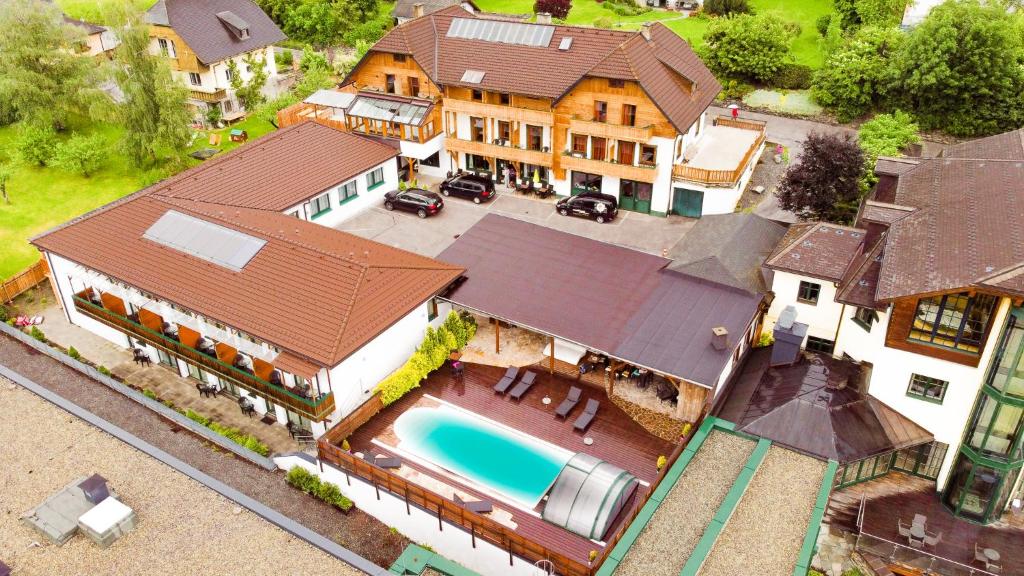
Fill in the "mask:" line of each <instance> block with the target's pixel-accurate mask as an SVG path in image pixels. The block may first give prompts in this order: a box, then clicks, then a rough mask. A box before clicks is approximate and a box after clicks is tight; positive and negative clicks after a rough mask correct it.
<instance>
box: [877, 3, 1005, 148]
mask: <svg viewBox="0 0 1024 576" xmlns="http://www.w3.org/2000/svg"><path fill="white" fill-rule="evenodd" d="M894 77H895V78H897V79H898V81H896V82H895V84H894V85H895V88H896V89H895V91H894V93H896V94H898V98H897V99H896V103H897V104H902V106H903V107H905V108H908V109H910V110H912V111H913V112H914V115H915V117H916V118H917V120H918V121H919V122H920V123H921V126H922V127H923V128H925V129H933V128H941V129H943V130H945V131H946V132H949V133H950V134H953V135H955V136H975V135H980V134H990V133H995V132H999V131H1005V130H1011V129H1014V128H1017V127H1018V126H1020V125H1021V123H1022V120H1024V110H1022V108H1024V105H1022V101H1021V96H1020V95H1021V93H1022V91H1024V33H1022V27H1021V25H1020V16H1019V15H1017V14H1009V13H1007V11H1006V9H1005V7H1004V6H1002V5H1001V4H999V3H981V2H979V1H978V0H947V2H945V3H944V4H940V5H939V6H936V7H935V8H933V9H932V11H931V12H930V13H929V14H928V16H927V17H926V18H925V19H924V21H923V22H921V24H919V25H918V26H917V27H915V28H914V29H913V30H912V31H911V32H910V33H909V35H908V37H907V40H906V42H905V43H904V44H903V47H902V48H901V49H900V51H899V53H898V55H897V57H896V61H895V74H894Z"/></svg>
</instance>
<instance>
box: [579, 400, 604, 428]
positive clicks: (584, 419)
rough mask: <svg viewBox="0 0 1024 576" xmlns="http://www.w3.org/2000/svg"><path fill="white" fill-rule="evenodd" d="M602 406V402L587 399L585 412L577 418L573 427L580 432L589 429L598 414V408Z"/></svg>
mask: <svg viewBox="0 0 1024 576" xmlns="http://www.w3.org/2000/svg"><path fill="white" fill-rule="evenodd" d="M600 407H601V403H600V402H598V401H597V400H594V399H593V398H591V399H590V400H587V405H586V406H585V407H584V408H583V413H582V414H580V417H579V418H577V419H576V422H575V423H573V425H572V427H573V428H575V429H576V430H579V431H580V432H582V431H584V430H586V429H587V426H590V423H591V422H592V421H593V420H594V416H596V415H597V409H598V408H600Z"/></svg>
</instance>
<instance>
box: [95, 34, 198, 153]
mask: <svg viewBox="0 0 1024 576" xmlns="http://www.w3.org/2000/svg"><path fill="white" fill-rule="evenodd" d="M126 20H127V21H126V24H125V26H124V27H123V28H121V30H120V33H119V35H120V39H121V45H120V46H118V47H117V49H116V50H115V51H114V63H115V66H114V70H115V72H114V77H115V79H116V81H117V84H118V86H119V87H120V88H121V91H122V92H123V93H124V102H122V103H121V104H120V105H119V106H118V107H117V111H116V113H115V115H116V118H117V121H118V123H119V124H121V126H123V127H124V137H123V139H122V141H121V147H122V148H123V149H124V151H125V152H126V153H127V154H128V155H129V156H130V157H131V158H132V159H133V161H134V162H135V164H136V166H143V165H145V164H147V163H152V162H155V161H156V160H157V158H158V156H159V155H160V154H161V153H163V154H168V153H169V154H171V156H172V157H176V158H180V157H181V155H182V154H183V152H184V150H185V148H186V146H187V145H188V142H189V137H190V136H191V133H190V131H189V127H188V124H189V120H190V119H191V114H190V112H189V109H188V106H187V104H186V101H187V98H188V90H186V89H185V87H184V86H182V85H181V84H179V83H178V82H176V81H175V80H174V78H173V77H172V76H171V70H170V69H169V68H168V67H167V64H166V63H165V62H164V60H163V59H161V58H158V57H156V56H153V55H152V54H150V53H149V29H148V27H147V26H146V25H145V23H144V22H142V20H141V18H139V16H138V15H133V16H129V17H126Z"/></svg>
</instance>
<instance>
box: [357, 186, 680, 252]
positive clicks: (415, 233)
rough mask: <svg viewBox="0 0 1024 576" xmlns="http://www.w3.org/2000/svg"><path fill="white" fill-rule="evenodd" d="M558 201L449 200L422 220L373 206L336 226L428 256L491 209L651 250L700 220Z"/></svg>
mask: <svg viewBox="0 0 1024 576" xmlns="http://www.w3.org/2000/svg"><path fill="white" fill-rule="evenodd" d="M554 204H555V200H554V199H553V198H549V199H547V200H540V199H537V198H532V197H528V196H521V195H518V194H515V193H511V192H499V193H498V197H497V198H496V199H495V200H493V201H491V202H488V203H487V204H481V205H476V204H473V203H472V202H471V201H469V200H465V199H462V198H454V197H453V198H446V199H445V206H444V210H443V211H442V212H441V214H439V215H437V216H434V217H431V218H426V219H423V220H421V219H419V218H417V217H416V215H415V214H411V213H408V212H398V211H395V212H388V211H387V210H384V208H383V207H374V208H371V209H370V210H367V211H365V212H363V213H361V214H359V215H357V216H355V217H353V218H351V219H349V220H347V221H345V222H343V223H341V224H339V225H338V226H337V228H338V229H339V230H344V231H346V232H350V233H352V234H356V235H358V236H363V237H364V238H370V239H372V240H376V241H378V242H382V243H384V244H389V245H391V246H396V247H398V248H402V249H405V250H409V251H411V252H416V253H419V254H423V255H424V256H431V257H433V256H437V255H438V254H440V253H441V252H442V251H443V250H444V249H445V248H447V247H448V246H449V245H450V244H451V243H452V242H454V241H455V239H456V238H458V237H459V235H461V234H462V233H463V232H465V231H466V230H468V229H469V228H470V227H471V226H473V224H475V223H476V222H477V221H478V220H480V219H481V218H483V217H484V216H485V215H486V214H488V213H494V214H500V215H502V216H509V217H512V218H518V219H520V220H525V221H527V222H532V223H534V224H540V225H542V226H547V227H549V228H555V229H558V230H561V231H563V232H569V233H571V234H578V235H580V236H585V237H587V238H592V239H594V240H600V241H603V242H610V243H612V244H619V245H621V246H627V247H629V248H634V249H637V250H642V251H644V252H650V253H652V254H661V253H662V250H667V249H668V248H671V247H672V246H673V245H674V244H675V243H676V242H678V241H679V239H680V238H682V237H683V235H684V234H686V232H688V231H689V230H690V228H692V227H693V225H694V224H695V223H696V222H697V221H696V220H695V219H692V218H683V217H680V216H669V217H667V218H662V217H659V216H649V215H647V214H640V213H637V212H629V211H626V210H620V211H619V216H618V218H616V219H615V221H614V222H610V223H605V224H598V223H597V222H594V221H592V220H586V219H583V218H572V217H566V216H561V215H559V214H558V213H556V212H555V208H554Z"/></svg>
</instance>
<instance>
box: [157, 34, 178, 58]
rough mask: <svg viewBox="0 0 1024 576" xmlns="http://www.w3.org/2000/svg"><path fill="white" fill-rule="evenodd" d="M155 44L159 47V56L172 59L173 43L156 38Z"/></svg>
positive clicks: (165, 39)
mask: <svg viewBox="0 0 1024 576" xmlns="http://www.w3.org/2000/svg"><path fill="white" fill-rule="evenodd" d="M156 43H157V44H158V45H159V46H160V54H163V55H164V56H166V57H168V58H174V42H173V41H171V40H168V39H167V38H158V39H157V41H156Z"/></svg>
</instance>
